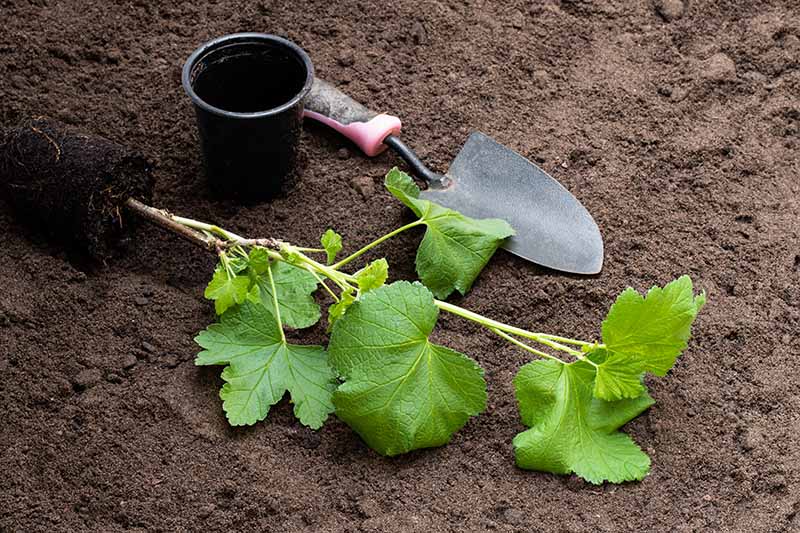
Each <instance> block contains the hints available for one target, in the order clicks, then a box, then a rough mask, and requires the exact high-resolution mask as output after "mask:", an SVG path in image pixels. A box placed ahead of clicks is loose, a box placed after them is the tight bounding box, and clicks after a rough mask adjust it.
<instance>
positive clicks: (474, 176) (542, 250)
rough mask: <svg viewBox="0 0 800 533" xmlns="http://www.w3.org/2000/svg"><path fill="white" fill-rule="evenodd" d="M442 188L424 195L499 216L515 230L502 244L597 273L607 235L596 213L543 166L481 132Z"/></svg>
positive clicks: (542, 260)
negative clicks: (604, 235)
mask: <svg viewBox="0 0 800 533" xmlns="http://www.w3.org/2000/svg"><path fill="white" fill-rule="evenodd" d="M446 176H447V177H448V178H449V179H450V183H449V185H448V186H447V187H446V188H443V189H438V190H437V189H428V190H426V191H423V192H422V197H423V198H426V199H428V200H431V201H434V202H437V203H439V204H441V205H444V206H446V207H449V208H451V209H455V210H457V211H459V212H461V213H463V214H465V215H467V216H470V217H472V218H501V219H503V220H505V221H506V222H508V223H509V224H511V227H513V228H514V230H515V231H516V235H515V236H513V237H511V238H510V239H508V240H507V241H506V242H505V244H504V248H505V249H507V250H508V251H510V252H511V253H514V254H516V255H518V256H520V257H522V258H524V259H528V260H530V261H533V262H534V263H537V264H539V265H543V266H546V267H549V268H553V269H555V270H561V271H564V272H571V273H576V274H596V273H598V272H600V269H601V268H602V267H603V238H602V236H601V235H600V230H599V229H598V227H597V224H596V223H595V221H594V219H593V218H592V216H591V215H590V214H589V212H588V211H587V210H586V208H585V207H583V205H581V203H580V202H579V201H578V200H577V199H576V198H575V197H574V196H573V195H572V194H571V193H570V192H569V191H568V190H567V189H565V188H564V187H563V186H562V185H561V184H560V183H559V182H557V181H556V180H555V179H553V178H552V177H550V176H549V175H548V174H547V173H546V172H544V171H543V170H542V169H540V168H539V167H537V166H536V165H534V164H533V163H531V162H530V161H528V160H527V159H525V158H524V157H522V156H521V155H519V154H518V153H516V152H514V151H513V150H511V149H509V148H506V147H505V146H503V145H502V144H500V143H498V142H497V141H495V140H493V139H492V138H490V137H488V136H486V135H484V134H483V133H480V132H474V133H472V134H471V135H470V136H469V138H468V139H467V142H466V144H464V147H463V148H462V149H461V151H460V152H459V153H458V155H457V156H456V158H455V160H454V161H453V163H452V164H451V165H450V169H449V170H448V171H447V174H446Z"/></svg>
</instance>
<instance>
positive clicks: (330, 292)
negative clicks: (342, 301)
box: [306, 265, 339, 303]
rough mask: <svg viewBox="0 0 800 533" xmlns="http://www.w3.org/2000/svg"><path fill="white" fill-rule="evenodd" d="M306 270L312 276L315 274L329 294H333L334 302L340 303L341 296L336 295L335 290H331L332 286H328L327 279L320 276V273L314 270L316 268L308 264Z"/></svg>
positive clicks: (318, 281)
mask: <svg viewBox="0 0 800 533" xmlns="http://www.w3.org/2000/svg"><path fill="white" fill-rule="evenodd" d="M306 272H308V273H310V274H311V275H312V276H314V277H315V278H316V279H317V283H319V284H320V285H322V288H323V289H325V291H326V292H327V293H328V294H330V296H331V298H333V301H334V302H336V303H339V297H338V296H336V293H335V292H333V291H332V290H331V289H330V288H329V287H328V286H327V285H326V284H325V280H324V279H322V278H321V277H319V274H317V273H316V272H314V269H312V268H311V267H310V266H308V265H306Z"/></svg>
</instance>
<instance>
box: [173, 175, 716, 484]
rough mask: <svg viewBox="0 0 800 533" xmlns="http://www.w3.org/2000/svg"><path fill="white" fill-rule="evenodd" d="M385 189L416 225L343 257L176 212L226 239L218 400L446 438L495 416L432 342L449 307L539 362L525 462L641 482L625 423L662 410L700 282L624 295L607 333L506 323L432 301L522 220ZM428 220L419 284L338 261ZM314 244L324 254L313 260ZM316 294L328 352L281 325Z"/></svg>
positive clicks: (395, 187) (518, 381)
mask: <svg viewBox="0 0 800 533" xmlns="http://www.w3.org/2000/svg"><path fill="white" fill-rule="evenodd" d="M386 187H387V189H388V190H389V191H390V192H392V194H394V195H395V196H396V197H398V198H399V199H400V200H401V201H403V202H404V203H405V204H406V205H409V206H410V207H411V208H412V209H413V210H414V212H415V213H416V214H417V216H418V217H419V218H418V220H415V221H414V222H411V223H409V224H407V225H405V226H403V227H401V228H398V229H397V230H394V231H392V232H390V233H388V234H387V235H384V236H382V237H380V238H378V239H376V240H375V241H373V242H371V243H370V244H367V245H366V246H364V247H363V248H361V249H359V250H357V251H355V252H353V253H352V254H350V255H348V256H347V257H345V258H344V259H341V260H339V261H338V262H335V257H336V255H337V254H338V252H339V251H340V250H341V246H342V243H341V237H340V236H339V235H338V234H336V233H335V232H333V231H332V230H328V231H326V232H325V234H324V235H323V237H322V239H321V245H322V247H321V248H316V249H314V248H300V247H297V246H294V245H291V244H289V243H285V242H281V241H277V240H272V239H246V238H243V237H240V236H238V235H235V234H233V233H231V232H229V231H226V230H223V229H221V228H218V227H216V226H212V225H208V224H205V223H201V222H197V221H193V220H188V219H185V218H181V217H174V216H171V219H172V220H173V221H175V222H178V223H179V224H182V225H183V226H185V227H187V228H191V229H193V230H196V231H198V232H201V233H202V235H203V237H204V238H205V239H215V240H216V242H217V244H216V248H217V250H218V254H219V257H220V262H219V265H218V266H217V270H216V272H215V274H214V277H213V279H212V281H211V283H210V284H209V287H208V290H207V291H206V296H207V297H208V298H210V299H213V300H215V304H216V308H217V311H218V312H219V313H221V317H220V321H219V322H218V323H217V324H213V325H211V326H210V327H209V328H208V329H206V330H205V331H203V332H201V333H200V334H199V335H198V336H197V338H196V341H197V343H198V344H199V345H200V346H201V347H202V348H203V351H201V352H200V354H199V355H198V357H197V360H196V363H197V364H199V365H224V366H225V368H224V370H223V372H222V378H223V380H224V381H225V385H224V386H223V388H222V390H221V391H220V397H221V398H222V400H223V409H224V410H225V413H226V416H227V418H228V420H229V422H230V423H231V424H232V425H249V424H254V423H256V422H258V421H260V420H263V419H264V418H266V416H267V414H268V413H269V409H270V407H271V406H272V405H274V404H275V403H276V402H278V401H279V400H280V399H281V398H282V397H283V395H284V393H285V392H286V391H288V392H289V395H290V397H291V400H292V402H293V403H294V410H295V415H296V416H297V417H298V419H299V420H300V422H301V423H303V424H305V425H307V426H309V427H311V428H314V429H316V428H319V427H321V426H322V424H323V423H324V422H325V420H326V419H327V417H328V416H329V415H330V414H331V413H333V412H335V413H336V416H337V417H338V418H339V419H341V420H343V421H344V422H345V423H347V424H348V425H349V426H350V427H352V428H353V429H354V430H355V431H356V432H357V433H358V434H359V435H360V436H361V437H362V438H363V439H364V441H365V442H366V443H367V444H368V445H369V446H370V447H371V448H373V449H374V450H375V451H377V452H378V453H381V454H383V455H389V456H392V455H397V454H401V453H405V452H408V451H411V450H415V449H419V448H426V447H432V446H440V445H443V444H445V443H447V442H448V441H449V440H450V438H451V437H452V435H453V433H455V432H456V431H458V430H459V429H460V428H461V427H463V425H464V424H465V423H466V422H467V420H469V418H470V417H472V416H475V415H478V414H480V413H481V412H483V411H484V410H485V408H486V383H485V381H484V376H483V371H482V369H481V368H480V366H479V365H478V363H476V362H475V361H474V360H473V359H471V358H469V357H468V356H466V355H464V354H462V353H459V352H456V351H454V350H451V349H449V348H447V347H444V346H440V345H437V344H434V343H432V342H431V341H430V339H429V336H430V334H431V332H432V331H433V329H434V327H435V325H436V321H437V318H438V316H439V313H440V312H446V313H451V314H454V315H456V316H459V317H461V318H463V319H466V320H469V321H472V322H475V323H477V324H479V325H480V326H482V327H484V328H485V329H487V330H488V331H490V332H492V333H494V334H496V335H498V336H499V337H501V338H503V339H504V340H506V341H508V342H509V343H511V344H513V345H515V346H517V347H519V348H520V349H522V350H525V351H527V352H528V353H530V354H532V355H534V356H535V357H536V358H537V360H536V361H533V362H531V363H529V364H527V365H525V366H524V367H523V368H522V369H521V370H520V372H519V373H518V375H517V377H516V378H515V380H514V385H515V388H516V393H517V399H518V401H519V406H520V412H521V415H522V420H523V422H524V423H525V424H526V425H528V426H530V427H531V429H529V430H527V431H525V432H523V433H521V434H519V435H518V436H517V437H516V438H515V439H514V448H515V453H516V459H517V464H518V465H519V466H520V467H522V468H527V469H533V470H542V471H548V472H555V473H561V474H565V473H570V472H574V473H576V474H578V475H579V476H581V477H583V478H584V479H586V480H588V481H590V482H593V483H601V482H603V481H612V482H622V481H629V480H637V479H642V478H643V477H644V476H645V475H646V474H647V472H648V471H649V467H650V459H649V458H648V457H647V455H646V454H644V452H642V450H641V449H640V448H639V447H638V446H637V445H636V444H635V443H634V442H633V441H632V440H631V439H630V437H628V436H627V435H625V434H623V433H621V432H620V431H619V428H620V427H621V426H622V425H624V424H625V423H626V422H628V421H630V420H631V419H633V418H635V417H636V416H637V415H639V414H640V413H641V412H643V411H644V410H645V409H647V408H648V407H649V406H650V405H652V404H653V399H652V398H651V397H650V396H649V395H648V393H647V390H646V388H645V386H644V384H643V382H642V379H643V376H644V374H645V373H647V372H649V373H652V374H654V375H657V376H664V375H665V374H666V373H667V371H668V370H669V369H670V368H672V366H673V364H674V363H675V360H676V358H677V357H678V356H679V355H680V353H681V352H682V351H683V350H684V349H685V348H686V344H687V341H688V339H689V335H690V330H691V325H692V322H693V321H694V318H695V316H696V315H697V312H698V311H699V310H700V308H701V307H702V305H703V303H704V301H705V296H704V295H703V294H701V295H698V296H695V295H694V292H693V287H692V282H691V280H690V279H689V278H688V277H687V276H683V277H681V278H679V279H677V280H675V281H673V282H671V283H669V284H667V285H666V286H665V287H663V288H662V287H654V288H653V289H651V290H650V292H648V293H647V295H646V296H642V295H640V294H639V293H637V292H636V291H634V290H633V289H627V290H625V291H624V292H623V293H622V294H620V296H619V297H618V298H617V301H616V302H615V303H614V305H613V306H612V307H611V309H610V311H609V313H608V316H607V318H606V319H605V321H604V322H603V324H602V328H601V330H602V332H601V339H600V340H599V341H598V340H579V339H573V338H569V337H564V336H560V335H554V334H549V333H538V332H533V331H529V330H526V329H523V328H519V327H516V326H512V325H509V324H505V323H502V322H499V321H496V320H493V319H491V318H488V317H485V316H482V315H479V314H477V313H474V312H472V311H469V310H467V309H464V308H462V307H459V306H456V305H453V304H451V303H448V302H446V301H443V300H441V299H437V296H439V297H446V296H447V295H449V294H450V293H451V292H453V291H454V290H458V291H459V292H462V293H465V292H466V291H467V290H468V289H469V287H470V286H471V285H472V283H473V281H474V280H475V278H476V277H477V276H478V274H479V273H480V271H481V269H482V268H483V267H484V265H485V264H486V263H487V262H488V260H489V259H490V258H491V256H492V254H493V253H494V252H495V250H496V249H497V248H498V246H499V245H500V244H501V243H502V240H503V239H504V238H506V237H507V236H509V235H511V233H512V230H511V228H509V227H508V226H507V225H506V224H505V223H503V222H502V221H499V220H472V219H469V218H467V217H464V216H463V215H460V214H459V213H456V212H454V211H452V210H449V209H445V208H443V207H441V206H438V205H436V204H433V203H431V202H428V201H425V200H420V199H419V198H418V193H419V190H418V189H417V188H416V185H415V184H414V182H413V181H412V180H411V178H410V177H408V176H407V175H406V174H404V173H402V172H400V171H398V170H397V169H393V170H392V171H391V172H389V174H388V175H387V176H386ZM422 225H424V226H426V227H427V229H426V233H425V236H424V237H423V239H422V243H421V245H420V247H419V250H418V253H417V261H416V263H417V272H418V274H419V275H420V278H421V279H422V281H423V282H424V284H423V283H418V282H417V283H410V282H407V281H395V282H393V283H390V284H386V280H387V277H388V263H387V262H386V260H385V259H379V260H377V261H373V262H371V263H368V264H367V265H365V266H364V267H363V268H361V269H360V270H356V271H354V272H352V273H348V272H346V271H345V270H344V269H343V268H342V267H344V266H346V265H350V264H351V263H352V262H353V261H355V260H356V259H358V258H359V257H361V256H362V255H363V254H364V253H365V252H366V251H368V250H371V249H372V248H374V247H375V246H377V245H379V244H381V243H383V242H385V241H386V240H388V239H390V238H391V237H392V236H394V235H397V234H398V233H400V232H402V231H406V230H408V229H410V228H413V227H416V226H422ZM315 253H319V254H320V255H323V256H324V257H325V259H326V261H325V262H320V261H317V260H315V259H313V258H312V255H313V254H315ZM427 285H430V286H432V287H433V289H431V288H430V287H428V286H427ZM318 287H321V288H322V289H323V290H324V291H325V292H326V293H327V295H328V298H329V300H330V302H331V304H330V307H329V309H328V321H329V324H330V326H329V327H330V331H331V335H330V341H329V343H328V346H327V349H326V348H324V347H322V346H300V345H294V344H291V343H289V342H288V341H287V338H286V336H285V335H284V333H283V331H284V328H287V327H288V328H304V327H308V326H310V325H313V324H314V323H316V322H317V321H318V320H319V318H320V316H321V313H320V310H319V308H318V306H317V304H316V303H315V301H314V300H313V299H312V297H311V295H312V293H313V292H314V291H315V290H316V289H317V288H318Z"/></svg>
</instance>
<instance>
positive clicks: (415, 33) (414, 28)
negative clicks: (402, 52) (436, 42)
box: [411, 21, 428, 44]
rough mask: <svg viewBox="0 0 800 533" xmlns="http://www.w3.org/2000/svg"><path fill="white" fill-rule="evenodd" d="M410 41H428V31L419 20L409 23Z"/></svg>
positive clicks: (419, 42) (417, 42) (415, 42)
mask: <svg viewBox="0 0 800 533" xmlns="http://www.w3.org/2000/svg"><path fill="white" fill-rule="evenodd" d="M411 41H412V42H413V43H414V44H425V43H427V42H428V32H427V30H426V29H425V26H423V25H422V23H421V22H420V21H416V22H414V24H412V25H411Z"/></svg>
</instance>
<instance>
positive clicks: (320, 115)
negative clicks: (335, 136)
mask: <svg viewBox="0 0 800 533" xmlns="http://www.w3.org/2000/svg"><path fill="white" fill-rule="evenodd" d="M304 116H305V117H308V118H311V119H314V120H317V121H319V122H322V123H323V124H326V125H328V126H330V127H331V128H333V129H335V130H336V131H338V132H339V133H341V134H342V135H344V136H345V137H347V138H348V139H350V140H351V141H353V142H354V143H355V144H356V146H358V147H359V148H361V151H363V152H364V153H365V154H367V155H368V156H370V157H371V156H374V155H378V154H379V153H381V152H382V151H384V150H385V149H386V145H385V144H383V140H384V139H385V138H386V136H387V135H390V134H391V135H397V134H398V133H400V127H401V123H400V119H399V118H397V117H394V116H392V115H387V114H385V113H375V112H374V111H370V110H369V109H367V108H366V107H364V106H363V105H361V104H359V103H358V102H356V101H355V100H353V99H352V98H350V97H349V96H347V95H346V94H344V93H343V92H342V91H340V90H339V89H337V88H336V87H334V86H333V85H331V84H330V83H328V82H326V81H322V80H320V79H315V80H314V85H312V86H311V92H310V93H308V98H307V99H306V104H305V112H304Z"/></svg>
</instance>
